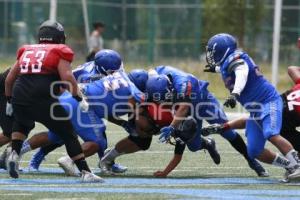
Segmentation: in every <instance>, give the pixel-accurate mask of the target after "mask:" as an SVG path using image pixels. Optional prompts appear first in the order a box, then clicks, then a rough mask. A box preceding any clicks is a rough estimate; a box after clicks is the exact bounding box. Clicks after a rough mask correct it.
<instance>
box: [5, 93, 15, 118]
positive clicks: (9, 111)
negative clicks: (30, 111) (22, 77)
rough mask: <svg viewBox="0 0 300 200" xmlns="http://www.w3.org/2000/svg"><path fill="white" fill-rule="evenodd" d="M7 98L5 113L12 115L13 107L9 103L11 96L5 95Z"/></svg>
mask: <svg viewBox="0 0 300 200" xmlns="http://www.w3.org/2000/svg"><path fill="white" fill-rule="evenodd" d="M6 98H7V102H6V108H5V113H6V115H7V116H10V117H11V116H12V114H13V107H12V104H11V97H6Z"/></svg>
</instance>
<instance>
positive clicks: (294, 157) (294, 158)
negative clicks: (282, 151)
mask: <svg viewBox="0 0 300 200" xmlns="http://www.w3.org/2000/svg"><path fill="white" fill-rule="evenodd" d="M285 157H286V159H288V160H289V161H290V162H291V165H292V166H295V165H297V164H299V158H298V153H297V151H295V150H294V149H292V150H290V151H289V152H288V153H287V154H286V155H285Z"/></svg>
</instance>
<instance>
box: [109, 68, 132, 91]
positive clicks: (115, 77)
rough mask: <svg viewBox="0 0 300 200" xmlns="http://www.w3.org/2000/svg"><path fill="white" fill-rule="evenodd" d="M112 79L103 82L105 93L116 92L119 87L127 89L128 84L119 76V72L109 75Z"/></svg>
mask: <svg viewBox="0 0 300 200" xmlns="http://www.w3.org/2000/svg"><path fill="white" fill-rule="evenodd" d="M110 77H111V78H112V79H110V80H105V81H104V82H103V85H104V88H105V89H106V91H112V90H117V89H119V88H120V87H128V82H127V81H126V80H125V79H124V78H123V77H122V76H121V74H120V73H119V72H115V73H113V74H112V75H110Z"/></svg>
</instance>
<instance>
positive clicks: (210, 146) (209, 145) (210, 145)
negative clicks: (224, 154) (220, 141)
mask: <svg viewBox="0 0 300 200" xmlns="http://www.w3.org/2000/svg"><path fill="white" fill-rule="evenodd" d="M205 143H206V145H205V149H206V150H207V151H208V153H209V155H210V157H211V158H212V159H213V161H214V163H215V164H217V165H218V164H220V162H221V157H220V154H219V152H218V150H217V147H216V142H215V140H214V139H212V138H207V139H205Z"/></svg>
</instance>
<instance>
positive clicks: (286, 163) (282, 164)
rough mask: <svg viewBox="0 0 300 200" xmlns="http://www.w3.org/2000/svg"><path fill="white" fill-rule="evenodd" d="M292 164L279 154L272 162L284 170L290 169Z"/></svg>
mask: <svg viewBox="0 0 300 200" xmlns="http://www.w3.org/2000/svg"><path fill="white" fill-rule="evenodd" d="M290 164H291V162H290V161H289V160H288V159H286V158H285V157H282V156H280V155H279V154H278V153H276V157H275V159H274V160H273V162H272V165H274V166H277V167H283V168H290V167H291V166H290Z"/></svg>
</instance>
